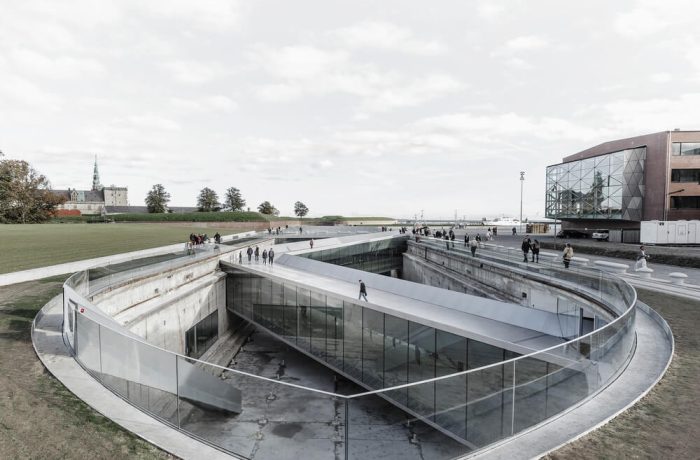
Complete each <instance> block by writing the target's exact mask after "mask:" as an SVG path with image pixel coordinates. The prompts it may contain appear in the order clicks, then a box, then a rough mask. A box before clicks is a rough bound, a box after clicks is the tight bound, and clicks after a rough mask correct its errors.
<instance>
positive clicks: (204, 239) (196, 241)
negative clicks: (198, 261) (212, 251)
mask: <svg viewBox="0 0 700 460" xmlns="http://www.w3.org/2000/svg"><path fill="white" fill-rule="evenodd" d="M209 241H210V239H209V236H208V235H207V234H206V233H204V234H201V233H198V234H195V233H190V239H189V241H188V242H187V243H185V250H186V251H187V254H194V250H195V248H197V247H198V246H201V245H203V244H206V243H208V242H209ZM214 242H215V243H216V244H219V243H221V235H219V232H216V235H214Z"/></svg>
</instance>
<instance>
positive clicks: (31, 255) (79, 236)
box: [0, 223, 243, 273]
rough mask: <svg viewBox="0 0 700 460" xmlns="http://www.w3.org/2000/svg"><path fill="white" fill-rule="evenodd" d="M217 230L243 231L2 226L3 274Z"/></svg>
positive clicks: (0, 259)
mask: <svg viewBox="0 0 700 460" xmlns="http://www.w3.org/2000/svg"><path fill="white" fill-rule="evenodd" d="M195 225H196V224H195ZM217 231H218V232H219V233H221V234H222V235H229V234H231V233H237V232H240V231H243V230H241V229H231V228H217V227H206V228H205V227H174V226H169V225H161V224H121V223H120V224H35V225H29V224H26V225H0V273H9V272H14V271H18V270H26V269H29V268H37V267H45V266H47V265H54V264H60V263H64V262H73V261H77V260H83V259H91V258H93V257H101V256H108V255H111V254H118V253H121V252H129V251H137V250H139V249H147V248H153V247H158V246H164V245H167V244H172V243H179V242H182V243H184V242H185V241H187V239H188V237H189V234H190V232H194V233H206V234H208V235H209V236H210V237H213V236H214V234H215V233H216V232H217Z"/></svg>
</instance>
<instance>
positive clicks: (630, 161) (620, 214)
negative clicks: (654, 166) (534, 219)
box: [545, 147, 646, 220]
mask: <svg viewBox="0 0 700 460" xmlns="http://www.w3.org/2000/svg"><path fill="white" fill-rule="evenodd" d="M645 160H646V147H639V148H635V149H629V150H622V151H619V152H613V153H608V154H605V155H599V156H596V157H592V158H586V159H583V160H577V161H570V162H568V163H561V164H558V165H553V166H548V167H547V189H546V190H547V192H546V205H545V212H546V216H547V217H549V218H552V219H566V218H577V219H623V220H641V219H642V202H643V199H644V164H645Z"/></svg>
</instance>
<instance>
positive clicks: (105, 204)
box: [52, 157, 129, 216]
mask: <svg viewBox="0 0 700 460" xmlns="http://www.w3.org/2000/svg"><path fill="white" fill-rule="evenodd" d="M52 192H53V193H54V194H56V195H59V196H62V197H64V198H65V199H66V201H65V203H63V204H62V205H61V206H59V207H58V212H57V215H59V216H70V215H76V216H79V215H83V214H107V213H110V212H115V211H118V208H123V207H126V206H129V195H128V192H129V191H128V188H127V187H115V186H114V185H112V186H110V187H104V186H102V184H101V183H100V173H99V171H98V169H97V157H95V166H94V168H93V172H92V189H91V190H77V189H71V188H69V189H68V190H52Z"/></svg>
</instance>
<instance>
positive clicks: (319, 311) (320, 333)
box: [310, 291, 326, 359]
mask: <svg viewBox="0 0 700 460" xmlns="http://www.w3.org/2000/svg"><path fill="white" fill-rule="evenodd" d="M310 312H311V314H310V316H311V318H310V324H311V352H312V353H313V354H314V355H316V356H318V357H319V358H324V359H325V354H326V296H325V295H323V294H319V293H317V292H313V291H312V292H311V309H310Z"/></svg>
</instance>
